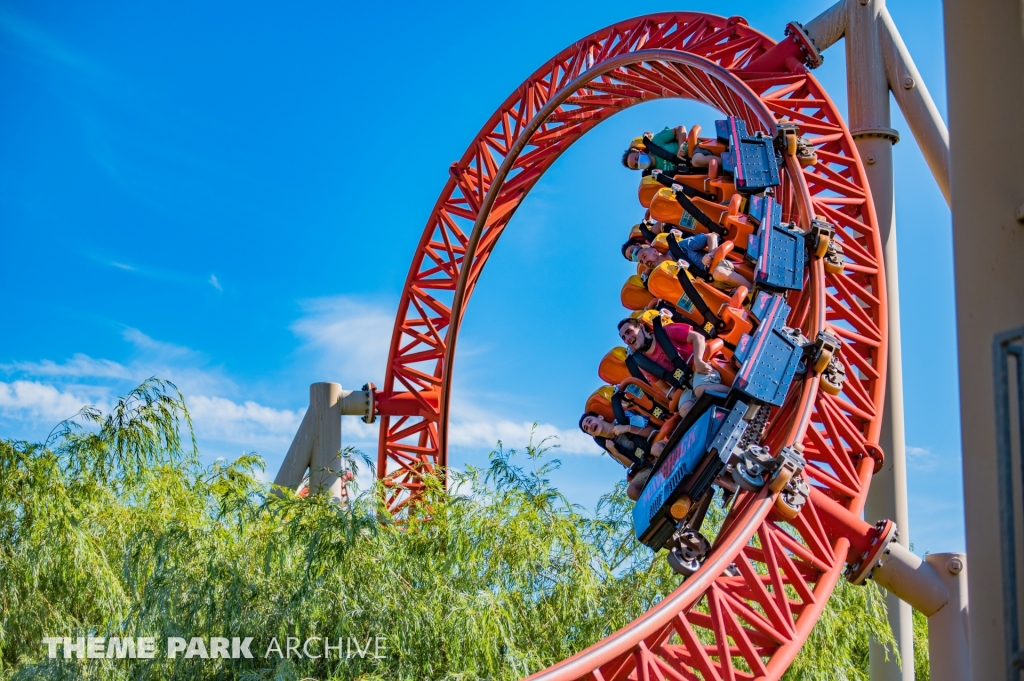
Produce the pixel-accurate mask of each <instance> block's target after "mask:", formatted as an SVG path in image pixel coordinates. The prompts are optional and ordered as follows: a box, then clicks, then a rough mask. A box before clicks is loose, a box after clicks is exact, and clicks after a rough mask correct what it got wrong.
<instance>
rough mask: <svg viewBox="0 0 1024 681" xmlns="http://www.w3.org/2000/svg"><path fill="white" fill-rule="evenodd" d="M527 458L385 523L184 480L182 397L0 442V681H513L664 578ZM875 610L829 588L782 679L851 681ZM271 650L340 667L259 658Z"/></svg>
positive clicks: (216, 471) (622, 530) (235, 483)
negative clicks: (227, 649) (108, 651)
mask: <svg viewBox="0 0 1024 681" xmlns="http://www.w3.org/2000/svg"><path fill="white" fill-rule="evenodd" d="M183 434H184V435H185V439H184V442H183ZM545 450H546V447H545V446H544V445H543V444H541V445H538V446H533V445H531V446H529V447H527V449H526V451H525V453H524V455H520V456H517V455H515V453H514V452H512V451H505V450H503V449H502V448H501V447H500V445H499V448H498V449H497V450H496V451H494V452H492V453H491V456H490V461H489V465H488V466H487V467H486V468H480V469H476V468H470V469H469V470H468V471H467V472H466V473H465V474H464V475H462V476H461V477H459V479H458V480H456V483H457V484H456V485H454V486H453V487H454V489H456V490H463V492H461V493H459V492H446V491H445V490H443V489H440V488H439V487H434V488H432V489H430V490H428V494H427V497H426V501H425V503H423V504H421V505H420V506H418V507H417V508H416V509H413V510H412V511H411V512H410V515H409V517H408V518H406V519H405V521H404V522H403V523H402V524H401V525H396V524H393V523H391V522H390V521H389V516H387V515H386V513H384V509H382V508H381V507H380V506H379V502H378V499H379V498H380V495H379V494H378V493H377V491H376V490H373V489H371V490H367V491H365V492H364V493H363V494H361V495H358V496H355V497H354V498H353V499H352V500H351V501H350V502H348V503H345V504H340V505H339V504H337V503H332V502H331V501H330V500H329V499H327V498H324V497H319V496H314V497H312V498H305V499H304V498H298V497H296V496H295V495H293V494H291V493H288V492H284V493H280V494H272V493H270V490H269V489H268V486H267V485H266V484H265V483H263V482H261V478H260V477H259V475H258V474H259V472H261V471H262V465H263V464H262V460H261V459H260V458H259V457H257V456H255V455H249V456H242V457H240V458H238V459H237V460H235V461H232V462H223V461H218V462H217V463H215V464H213V465H212V466H203V465H201V463H200V461H199V459H198V455H197V452H196V447H195V442H194V438H193V437H192V429H191V422H190V421H189V418H188V412H187V410H186V407H185V404H184V400H183V399H182V397H181V395H180V394H179V393H178V391H177V389H175V388H174V386H173V385H171V384H169V383H165V382H162V381H158V380H150V381H147V382H146V383H144V384H143V385H141V386H140V387H139V388H137V389H136V390H134V391H133V392H132V393H130V394H129V395H128V396H127V397H126V398H124V399H123V400H121V401H120V402H118V403H117V405H116V406H115V407H114V408H113V410H112V411H111V413H110V414H107V415H103V414H100V413H99V412H97V411H95V410H93V409H87V410H83V412H81V413H80V414H79V416H78V417H77V418H76V419H73V420H71V421H68V422H65V423H63V424H61V425H60V426H58V428H56V429H55V430H54V433H53V434H52V435H51V436H50V437H49V438H48V439H47V441H46V442H43V443H27V442H20V441H10V440H4V441H0V679H5V680H7V679H35V678H43V679H65V678H67V679H72V678H90V679H91V678H95V679H231V678H240V679H252V680H255V679H303V678H315V679H328V678H331V679H366V680H370V679H389V680H390V679H409V680H413V681H422V680H425V679H460V680H461V679H516V678H520V677H522V676H525V675H527V674H528V673H530V672H533V671H536V670H538V669H540V668H542V667H544V666H546V665H549V664H551V663H553V662H556V661H558V660H560V659H563V658H565V657H567V656H569V655H571V654H573V653H575V652H577V651H579V650H580V649H582V648H584V647H586V646H588V645H590V644H591V643H594V642H595V641H597V640H599V639H600V638H602V637H603V636H605V635H607V634H609V633H611V632H612V631H614V630H615V629H617V628H619V627H621V626H622V625H624V624H626V623H627V622H629V621H631V620H632V619H634V618H635V617H636V616H638V615H640V614H641V613H643V612H644V611H646V610H647V609H648V608H650V607H651V605H653V604H654V603H656V602H657V601H658V600H659V599H660V598H662V597H663V595H664V594H666V593H668V592H669V591H671V590H672V589H673V588H675V586H677V585H678V583H679V580H678V577H676V576H675V575H673V574H672V573H671V571H670V570H669V569H668V567H667V565H666V563H665V561H664V560H662V559H660V558H657V557H655V556H653V555H652V554H651V552H650V551H649V550H647V549H646V548H644V547H642V546H640V545H639V544H637V542H635V541H634V540H633V538H632V527H631V523H630V517H629V511H630V502H629V501H628V500H627V499H626V498H625V495H624V494H623V490H622V489H621V487H620V488H617V489H615V490H613V491H612V492H610V493H609V494H608V495H607V496H605V497H603V498H602V500H601V502H600V504H599V505H598V507H597V508H596V509H595V510H594V511H593V512H585V511H584V510H583V509H580V508H579V507H577V506H574V505H572V504H570V503H569V502H568V501H567V500H566V498H565V497H564V496H563V495H561V494H560V493H559V492H558V491H557V489H555V488H554V487H553V486H552V485H551V483H550V481H549V475H550V473H551V472H552V470H554V469H555V468H556V467H557V466H558V462H557V460H555V459H551V458H550V457H549V456H548V455H547V454H546V451H545ZM344 456H345V461H346V465H348V466H350V467H353V468H354V467H355V466H356V465H358V463H359V460H360V457H359V456H358V455H357V454H356V453H354V452H352V451H346V452H344ZM880 603H881V600H880V599H879V598H877V591H875V590H874V587H870V586H869V587H867V588H856V587H850V586H847V585H845V584H841V585H840V586H839V587H838V588H837V590H836V594H835V596H834V597H833V599H832V601H831V602H830V604H829V606H828V608H827V609H826V611H825V613H824V615H823V616H822V618H821V621H820V622H819V624H818V626H817V627H816V629H815V630H814V634H813V635H812V637H811V639H810V640H809V641H808V645H807V646H805V648H804V650H803V652H802V653H801V655H800V657H799V658H798V659H797V661H796V663H795V664H794V666H793V668H792V669H791V670H790V672H789V674H788V675H787V677H786V678H787V679H793V680H797V679H799V680H801V681H802V680H805V679H829V680H831V679H835V680H842V679H851V680H852V679H866V678H867V673H866V669H867V637H868V635H869V633H871V632H874V631H879V630H885V631H887V630H886V629H885V624H884V622H885V619H884V618H885V613H884V610H882V608H881V605H880ZM48 636H58V637H69V638H72V639H74V638H75V637H77V636H83V637H88V636H93V637H104V638H106V639H109V638H110V637H119V638H121V639H123V638H127V637H153V638H154V639H155V640H156V641H157V654H156V655H155V656H154V657H152V658H150V659H142V658H135V659H116V658H115V659H78V658H77V657H76V656H72V657H71V658H70V659H65V658H64V656H63V655H62V654H61V652H60V651H59V650H58V654H57V657H56V658H51V657H49V655H48V650H47V646H45V645H43V643H42V641H43V637H48ZM170 637H184V638H186V639H189V638H191V637H201V638H204V639H209V638H210V637H225V638H228V639H230V638H232V637H237V638H239V639H244V638H246V637H249V638H251V639H252V641H251V646H250V650H251V653H252V655H253V657H252V658H245V657H239V658H238V659H220V658H218V659H202V658H199V657H193V658H191V659H186V658H184V657H182V655H181V654H179V655H178V656H177V657H175V658H174V659H171V658H169V657H168V656H167V655H166V654H165V647H164V641H166V640H167V639H168V638H170ZM289 637H292V638H293V639H294V640H295V641H306V640H309V639H310V638H311V637H320V638H321V639H322V638H323V637H326V638H328V639H329V640H330V641H331V645H332V646H334V645H337V643H338V640H339V639H341V641H343V642H346V644H343V645H345V647H347V650H341V651H338V650H337V649H336V650H335V654H334V655H332V656H331V659H324V658H323V657H321V658H319V659H310V658H307V657H300V656H298V655H296V654H292V655H290V656H284V657H283V656H282V655H279V654H278V653H277V652H275V651H273V645H274V643H275V642H276V643H277V645H278V646H279V648H278V650H280V651H281V652H282V653H285V654H287V652H288V651H287V645H288V642H289ZM377 637H380V638H377ZM353 639H354V640H355V641H356V652H357V654H354V655H353V654H352V647H351V646H352V640H353ZM887 640H889V641H890V642H891V637H889V638H888V639H887ZM371 641H372V644H373V654H363V655H359V654H358V652H359V651H360V650H361V649H362V650H363V652H364V653H365V651H366V650H368V649H369V648H370V644H371ZM318 646H322V642H321V643H319V644H314V646H313V648H312V649H309V650H308V652H309V653H310V654H314V655H315V654H320V653H322V652H323V650H322V647H318ZM362 646H365V648H362ZM268 649H269V650H270V651H271V652H270V654H269V656H267V655H266V653H267V651H268ZM295 652H296V653H298V652H300V651H298V650H296V651H295ZM920 665H923V668H922V669H921V671H922V672H924V673H926V665H927V661H926V660H922V661H921V662H920V663H919V666H920ZM918 678H926V677H922V676H920V675H919V677H918Z"/></svg>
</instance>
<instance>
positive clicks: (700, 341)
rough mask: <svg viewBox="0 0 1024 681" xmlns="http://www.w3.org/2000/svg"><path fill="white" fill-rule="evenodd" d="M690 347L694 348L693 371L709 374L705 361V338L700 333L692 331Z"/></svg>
mask: <svg viewBox="0 0 1024 681" xmlns="http://www.w3.org/2000/svg"><path fill="white" fill-rule="evenodd" d="M689 340H690V345H692V346H693V370H694V371H696V372H699V373H702V374H703V373H707V370H708V369H709V367H708V364H707V363H706V362H705V361H704V348H705V343H704V336H703V335H702V334H701V333H700V332H699V331H694V330H691V331H690V335H689Z"/></svg>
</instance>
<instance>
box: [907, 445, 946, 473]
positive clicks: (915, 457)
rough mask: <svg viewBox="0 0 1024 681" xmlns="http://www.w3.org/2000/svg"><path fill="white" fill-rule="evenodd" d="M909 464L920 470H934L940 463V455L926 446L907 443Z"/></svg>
mask: <svg viewBox="0 0 1024 681" xmlns="http://www.w3.org/2000/svg"><path fill="white" fill-rule="evenodd" d="M906 451H907V465H908V466H909V467H910V468H913V469H915V470H919V471H929V470H933V469H935V468H936V467H938V465H939V460H938V457H937V456H935V454H933V453H932V450H930V449H928V448H926V447H912V446H910V445H907V450H906Z"/></svg>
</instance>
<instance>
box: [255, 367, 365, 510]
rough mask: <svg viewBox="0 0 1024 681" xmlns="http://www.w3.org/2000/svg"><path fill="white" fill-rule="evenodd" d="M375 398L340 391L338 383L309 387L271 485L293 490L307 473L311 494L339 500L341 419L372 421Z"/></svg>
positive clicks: (355, 392) (358, 393) (353, 391)
mask: <svg viewBox="0 0 1024 681" xmlns="http://www.w3.org/2000/svg"><path fill="white" fill-rule="evenodd" d="M373 405H374V396H373V393H372V392H371V391H368V390H342V389H341V385H339V384H338V383H313V384H312V385H310V386H309V408H308V409H307V410H306V414H305V416H303V417H302V423H301V424H300V425H299V430H298V431H297V432H296V433H295V438H294V439H293V440H292V444H291V446H290V447H289V448H288V453H287V454H285V457H284V461H282V462H281V467H280V468H279V469H278V471H277V476H276V477H275V478H274V484H275V485H278V486H279V487H287V488H289V489H296V488H298V487H299V486H300V485H301V484H302V481H303V480H304V479H305V477H306V471H309V488H310V491H311V492H314V493H315V492H317V491H320V490H324V489H327V490H330V493H331V496H332V497H334V498H340V497H341V479H340V478H339V477H338V474H339V473H340V472H341V458H340V454H341V416H342V415H343V414H346V415H347V414H351V415H356V416H362V417H363V420H364V421H366V422H367V423H372V422H373V420H374V415H373V411H374V406H373Z"/></svg>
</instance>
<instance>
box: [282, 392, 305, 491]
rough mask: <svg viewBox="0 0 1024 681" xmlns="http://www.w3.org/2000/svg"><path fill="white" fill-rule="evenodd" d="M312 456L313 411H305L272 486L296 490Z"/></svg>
mask: <svg viewBox="0 0 1024 681" xmlns="http://www.w3.org/2000/svg"><path fill="white" fill-rule="evenodd" d="M312 454H313V410H312V409H307V410H306V414H305V416H303V417H302V423H301V424H299V430H298V431H297V432H296V433H295V437H294V438H293V439H292V444H291V446H290V447H289V448H288V453H287V454H285V456H284V461H282V462H281V467H280V468H279V469H278V470H277V476H276V477H275V478H274V484H275V485H278V486H279V487H287V488H288V489H296V488H298V486H299V485H300V484H302V479H303V478H304V477H305V476H306V471H307V470H308V469H309V459H310V457H311V456H312Z"/></svg>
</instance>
